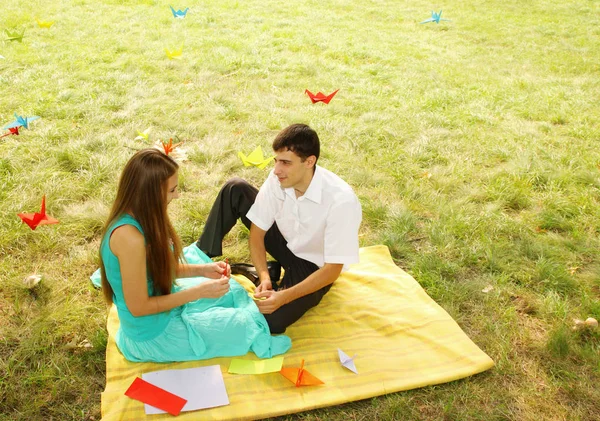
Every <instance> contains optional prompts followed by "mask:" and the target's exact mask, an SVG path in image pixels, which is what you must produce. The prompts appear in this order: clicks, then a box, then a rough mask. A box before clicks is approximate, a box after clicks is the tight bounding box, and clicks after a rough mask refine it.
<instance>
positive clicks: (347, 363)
mask: <svg viewBox="0 0 600 421" xmlns="http://www.w3.org/2000/svg"><path fill="white" fill-rule="evenodd" d="M338 355H339V357H340V362H341V363H342V365H343V366H344V367H346V368H347V369H348V370H350V371H352V372H353V373H356V374H358V371H357V370H356V365H354V358H355V357H356V355H355V356H354V357H352V358H350V357H349V356H348V354H346V353H345V352H344V351H342V350H341V349H339V348H338Z"/></svg>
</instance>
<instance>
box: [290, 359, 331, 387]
mask: <svg viewBox="0 0 600 421" xmlns="http://www.w3.org/2000/svg"><path fill="white" fill-rule="evenodd" d="M280 373H281V374H282V375H283V377H285V378H286V379H288V380H289V381H291V382H292V383H294V384H295V385H296V387H300V386H316V385H319V384H325V383H323V382H322V381H321V380H319V379H317V378H316V377H315V376H313V375H312V374H310V373H309V372H308V371H306V370H305V369H304V360H302V364H301V365H300V368H282V369H281V371H280Z"/></svg>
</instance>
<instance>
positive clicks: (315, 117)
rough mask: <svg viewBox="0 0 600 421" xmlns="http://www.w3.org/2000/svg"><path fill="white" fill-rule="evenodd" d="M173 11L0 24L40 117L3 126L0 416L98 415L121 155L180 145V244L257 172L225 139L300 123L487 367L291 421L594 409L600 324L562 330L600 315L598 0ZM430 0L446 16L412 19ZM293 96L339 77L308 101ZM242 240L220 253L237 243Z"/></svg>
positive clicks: (9, 13)
mask: <svg viewBox="0 0 600 421" xmlns="http://www.w3.org/2000/svg"><path fill="white" fill-rule="evenodd" d="M168 5H169V3H168V2H165V1H158V0H156V1H153V0H146V1H142V0H139V1H133V0H131V1H117V0H113V1H108V0H106V1H91V0H78V1H64V0H56V1H52V2H48V1H40V0H31V1H28V2H19V1H16V0H4V2H3V4H2V9H1V10H0V22H2V23H1V24H0V30H3V29H23V28H24V29H25V36H24V38H23V42H22V43H18V42H0V55H2V56H4V57H5V59H4V60H2V59H0V86H1V87H2V95H1V97H0V121H1V123H0V124H2V125H4V124H6V123H8V122H9V121H12V114H13V112H17V113H19V114H21V115H39V116H41V117H42V118H41V119H40V120H37V121H35V122H33V123H32V127H31V129H30V130H23V131H22V134H21V135H20V136H18V137H14V136H13V137H6V138H3V139H1V140H0V187H1V188H0V256H2V258H1V259H0V373H2V376H0V420H49V419H60V420H82V419H85V420H91V419H94V420H98V419H99V418H100V392H101V391H102V390H103V388H104V369H105V367H104V349H105V345H106V331H105V320H106V319H105V317H106V311H105V306H104V303H103V302H102V297H101V294H100V293H99V292H98V291H95V290H93V288H91V286H90V283H89V281H88V276H89V274H90V273H91V272H92V271H93V270H94V269H95V268H96V267H97V257H96V256H97V250H98V243H99V233H100V229H101V226H102V223H103V222H104V218H105V217H106V215H107V211H108V208H109V206H110V204H111V203H112V200H113V198H114V194H115V188H116V183H117V179H118V175H119V174H120V171H121V169H122V168H123V166H124V164H125V162H126V161H127V159H128V158H129V157H130V156H131V154H132V153H133V151H134V150H136V149H139V148H142V147H146V146H149V145H150V144H151V143H153V142H154V141H156V140H157V139H158V138H162V139H168V138H170V137H175V136H177V137H179V138H180V139H181V140H185V142H186V143H185V148H186V149H187V151H188V155H189V161H188V162H186V163H185V164H184V165H183V166H182V169H181V171H180V178H181V179H180V183H181V185H182V190H183V194H182V197H181V198H180V199H179V200H178V201H176V202H174V203H173V204H172V206H171V209H170V212H171V215H172V217H173V220H174V222H175V225H176V228H177V229H178V232H179V233H180V235H181V237H182V240H183V241H184V242H185V243H191V242H192V241H194V240H195V239H196V238H197V237H198V235H199V234H200V232H201V230H202V227H203V224H204V220H205V218H206V216H207V214H208V211H209V207H210V205H211V203H212V200H213V198H214V196H215V195H216V193H217V191H218V188H219V186H220V185H221V184H222V183H223V182H224V181H225V180H226V179H228V178H229V177H231V176H234V175H237V176H242V177H245V178H247V179H249V180H250V181H252V182H254V183H255V184H257V185H258V184H260V183H261V182H262V180H263V179H264V177H265V172H262V171H260V170H257V169H254V168H244V167H242V166H241V162H240V161H239V159H238V158H237V156H236V152H237V151H238V150H240V149H241V150H244V151H246V152H249V151H251V150H252V149H253V148H254V147H255V146H257V145H261V146H262V147H263V149H266V150H268V149H269V145H270V143H271V141H272V139H273V137H274V135H275V134H276V133H277V132H278V131H279V130H280V129H281V128H283V127H285V126H286V125H288V124H291V123H295V122H304V123H308V124H310V125H311V126H312V127H314V128H315V129H316V130H317V132H318V133H319V135H320V137H321V141H322V149H323V152H322V157H321V160H320V163H321V164H322V165H323V166H325V167H327V168H329V169H331V170H333V171H334V172H336V173H338V174H339V175H341V176H342V177H343V178H345V179H346V180H347V181H348V182H349V183H350V184H351V185H352V186H353V187H354V188H355V190H356V192H357V194H358V196H359V197H360V199H361V203H362V204H363V210H364V218H363V224H362V227H361V237H360V241H361V245H364V246H366V245H372V244H386V245H387V246H388V247H390V249H391V251H392V255H393V257H394V259H395V260H396V262H397V263H398V264H399V265H400V266H401V267H402V268H404V269H405V270H406V271H408V272H409V273H411V274H412V275H413V276H415V278H416V279H417V280H418V281H419V282H420V283H421V285H423V287H424V288H425V289H426V290H427V292H428V293H429V294H430V295H431V296H432V297H433V298H434V299H435V300H436V301H437V302H438V303H440V304H441V305H442V306H443V307H444V308H445V309H446V310H447V311H448V312H449V313H450V314H451V315H452V317H454V318H455V319H456V320H457V322H458V323H459V324H460V326H461V327H462V328H463V329H464V330H465V332H466V333H467V334H468V335H469V336H470V337H471V338H472V339H473V340H474V341H475V343H477V344H478V345H479V346H480V347H481V348H482V349H483V350H484V351H485V352H486V353H488V354H489V355H490V356H491V357H492V358H493V359H494V361H495V362H496V364H497V365H496V367H495V368H494V369H492V370H490V371H488V372H486V373H483V374H481V375H477V376H475V377H472V378H468V379H464V380H460V381H456V382H452V383H449V384H444V385H439V386H434V387H427V388H423V389H419V390H413V391H407V392H402V393H397V394H392V395H388V396H383V397H380V398H375V399H369V400H365V401H361V402H354V403H349V404H347V405H342V406H338V407H333V408H324V409H321V410H316V411H311V412H308V413H304V414H297V415H291V416H288V417H281V419H282V420H283V419H285V420H299V419H302V420H399V419H407V420H438V419H445V420H468V419H470V420H481V419H485V420H509V419H510V420H513V419H515V420H517V419H518V420H540V419H548V420H554V419H557V420H559V419H572V420H595V419H597V418H598V414H599V413H600V404H599V403H598V402H600V393H598V391H597V385H598V383H599V380H600V358H599V351H600V333H599V331H598V330H596V331H586V332H574V331H572V330H571V325H572V319H573V318H583V319H585V318H587V317H595V318H596V319H598V318H600V281H599V279H600V259H599V258H598V249H599V246H600V244H599V240H598V233H599V232H600V206H599V204H600V203H599V202H600V177H599V176H600V169H599V164H600V154H599V153H598V144H597V143H598V140H600V124H599V123H598V122H599V121H600V107H598V98H599V97H600V77H599V74H600V73H599V71H600V25H599V23H600V18H599V16H600V5H599V4H598V2H594V1H591V0H585V1H573V0H566V1H563V2H558V3H557V2H552V1H549V0H537V1H530V2H520V1H502V2H500V1H489V2H481V1H473V0H470V1H455V0H450V1H448V2H445V3H443V4H432V3H427V2H403V1H389V0H379V1H376V0H371V1H362V2H351V1H343V0H330V1H305V2H282V1H275V0H263V1H260V2H258V1H245V2H242V1H233V0H229V1H227V0H226V1H221V2H208V1H203V2H190V3H188V4H179V5H178V4H173V6H174V7H186V6H189V7H190V8H191V10H190V12H189V14H188V16H187V17H186V18H185V19H184V20H175V19H173V17H172V15H171V14H170V10H169V8H168ZM432 9H436V10H439V9H443V10H444V13H443V16H444V17H445V18H448V19H451V21H450V22H444V23H441V24H439V25H436V24H427V25H419V23H418V22H420V21H422V20H424V19H426V18H427V17H429V14H430V10H432ZM36 16H37V17H38V18H40V19H42V20H55V21H56V23H55V25H54V26H53V27H52V28H51V29H49V30H45V29H40V28H38V27H37V25H36V23H35V19H34V18H35V17H36ZM181 43H183V44H184V49H183V56H182V59H181V60H177V61H176V60H173V61H169V60H168V59H167V58H166V55H165V53H164V48H165V47H167V48H175V47H178V46H179V45H180V44H181ZM306 88H308V89H310V90H311V91H317V90H321V91H324V92H326V93H329V92H331V91H333V90H335V89H337V88H340V91H339V93H338V94H337V96H336V97H335V98H334V99H333V101H332V102H331V103H330V104H329V105H327V106H325V105H323V104H315V105H313V104H311V103H310V101H309V100H308V97H307V96H306V95H304V93H303V92H304V90H305V89H306ZM147 127H152V132H151V135H150V142H143V141H135V140H134V138H135V136H136V130H144V129H145V128H147ZM43 194H46V196H47V201H48V202H47V208H48V212H49V213H50V214H51V215H53V216H55V217H57V218H58V219H59V220H60V221H61V223H60V224H59V225H54V226H49V227H41V228H39V229H37V230H36V231H30V230H29V228H28V227H26V226H24V225H22V224H21V222H20V220H19V219H18V218H17V216H16V213H18V212H21V211H34V210H37V209H38V207H39V202H40V199H41V196H42V195H43ZM246 239H247V232H246V231H245V230H244V229H242V228H236V229H235V230H234V232H233V233H232V235H231V236H230V237H228V238H227V240H226V245H227V247H226V253H227V255H228V256H229V257H231V258H234V259H247V258H248V252H247V247H246ZM32 273H40V274H42V275H43V276H44V278H43V280H42V283H41V284H40V285H39V286H38V287H37V288H36V289H34V290H31V291H30V290H27V289H25V288H24V287H23V284H22V280H23V278H25V277H26V276H27V275H29V274H32ZM487 285H492V286H493V288H494V289H493V290H492V291H490V292H488V293H482V292H481V290H482V289H483V288H485V287H486V286H487ZM86 339H87V340H88V341H89V342H90V343H92V345H93V347H92V348H80V347H77V346H75V347H73V344H75V345H77V344H80V343H81V342H82V341H83V340H86Z"/></svg>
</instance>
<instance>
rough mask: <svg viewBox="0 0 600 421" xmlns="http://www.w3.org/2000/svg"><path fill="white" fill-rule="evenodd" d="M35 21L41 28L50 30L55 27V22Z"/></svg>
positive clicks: (36, 19)
mask: <svg viewBox="0 0 600 421" xmlns="http://www.w3.org/2000/svg"><path fill="white" fill-rule="evenodd" d="M35 21H36V22H37V24H38V26H39V27H40V28H46V29H50V27H51V26H52V25H54V21H49V20H48V21H46V20H39V19H38V18H35Z"/></svg>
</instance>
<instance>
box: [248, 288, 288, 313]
mask: <svg viewBox="0 0 600 421" xmlns="http://www.w3.org/2000/svg"><path fill="white" fill-rule="evenodd" d="M254 296H255V297H256V298H266V299H265V300H259V301H256V305H257V306H258V310H259V311H260V312H261V313H262V314H271V313H273V312H274V311H275V310H277V309H278V308H279V307H281V306H282V305H284V304H286V301H285V296H284V294H283V292H280V291H273V290H272V289H270V290H267V291H262V292H258V293H255V294H254Z"/></svg>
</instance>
